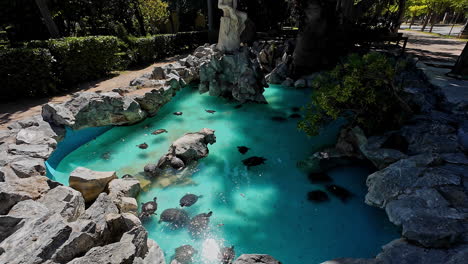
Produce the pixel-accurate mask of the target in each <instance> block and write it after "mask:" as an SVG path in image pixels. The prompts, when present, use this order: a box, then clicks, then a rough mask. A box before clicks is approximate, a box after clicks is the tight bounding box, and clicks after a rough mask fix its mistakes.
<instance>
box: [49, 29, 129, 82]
mask: <svg viewBox="0 0 468 264" xmlns="http://www.w3.org/2000/svg"><path fill="white" fill-rule="evenodd" d="M46 43H47V48H48V49H49V50H50V53H51V54H52V56H53V57H54V58H55V60H56V61H57V63H55V65H54V68H55V69H54V70H55V71H56V73H57V77H58V78H59V80H60V82H61V84H62V85H70V84H76V83H79V82H83V81H88V80H94V79H98V78H101V77H103V76H106V75H107V74H109V73H110V72H112V71H115V70H118V69H120V67H121V64H122V62H121V57H120V56H119V52H120V49H119V45H120V44H119V39H118V38H117V37H112V36H97V37H78V38H76V37H71V38H63V39H52V40H48V41H46Z"/></svg>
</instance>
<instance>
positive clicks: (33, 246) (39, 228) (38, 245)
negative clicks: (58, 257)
mask: <svg viewBox="0 0 468 264" xmlns="http://www.w3.org/2000/svg"><path fill="white" fill-rule="evenodd" d="M71 232H72V229H71V227H70V226H68V225H67V224H65V223H64V221H63V218H62V217H61V216H60V215H59V214H54V215H52V216H50V217H49V216H45V217H42V218H39V219H36V220H33V221H30V222H27V223H26V224H25V225H24V227H22V228H21V229H19V230H18V231H17V232H15V233H14V234H12V235H10V236H9V237H8V238H6V239H5V240H4V241H3V242H1V243H0V247H1V248H2V249H3V250H4V251H5V252H4V253H3V254H1V255H0V263H9V264H16V263H18V264H20V263H42V262H45V261H46V260H48V259H50V258H51V257H52V255H53V254H54V253H55V251H56V250H57V248H58V246H60V245H62V244H63V243H64V242H65V241H66V240H67V239H68V237H69V236H70V233H71ZM18 249H21V250H18Z"/></svg>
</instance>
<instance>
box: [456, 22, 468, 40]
mask: <svg viewBox="0 0 468 264" xmlns="http://www.w3.org/2000/svg"><path fill="white" fill-rule="evenodd" d="M458 37H459V38H468V20H467V21H466V23H465V26H464V27H463V29H462V31H461V32H460V34H459V35H458Z"/></svg>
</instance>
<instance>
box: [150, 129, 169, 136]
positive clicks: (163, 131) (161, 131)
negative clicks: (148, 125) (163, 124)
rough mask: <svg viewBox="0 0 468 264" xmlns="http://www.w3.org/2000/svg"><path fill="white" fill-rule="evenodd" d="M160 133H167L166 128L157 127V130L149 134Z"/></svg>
mask: <svg viewBox="0 0 468 264" xmlns="http://www.w3.org/2000/svg"><path fill="white" fill-rule="evenodd" d="M162 133H167V130H166V129H158V130H155V131H153V133H151V135H159V134H162Z"/></svg>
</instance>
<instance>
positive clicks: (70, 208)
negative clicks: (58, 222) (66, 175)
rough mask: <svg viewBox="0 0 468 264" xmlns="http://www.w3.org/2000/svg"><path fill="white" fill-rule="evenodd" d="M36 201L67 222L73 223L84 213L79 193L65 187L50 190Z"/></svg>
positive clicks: (83, 202) (83, 205)
mask: <svg viewBox="0 0 468 264" xmlns="http://www.w3.org/2000/svg"><path fill="white" fill-rule="evenodd" d="M37 201H38V202H40V203H42V204H44V205H45V206H46V207H47V208H48V209H49V210H51V211H53V212H56V213H59V214H60V215H61V216H62V217H63V218H64V219H65V220H67V221H69V222H72V221H75V220H76V219H78V217H79V216H80V215H82V214H83V213H84V212H85V201H84V199H83V196H82V195H81V193H80V192H78V191H75V190H73V189H72V188H69V187H65V186H58V187H56V188H54V189H52V190H50V191H49V192H48V193H46V194H45V195H44V196H42V197H41V198H40V199H39V200H37Z"/></svg>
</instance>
